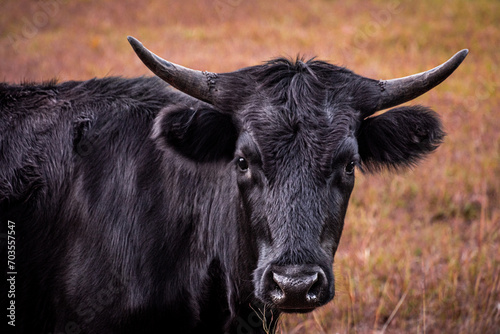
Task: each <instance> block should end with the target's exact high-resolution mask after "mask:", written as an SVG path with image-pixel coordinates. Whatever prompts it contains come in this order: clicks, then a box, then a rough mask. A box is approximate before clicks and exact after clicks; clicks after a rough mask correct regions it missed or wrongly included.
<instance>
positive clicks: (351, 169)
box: [345, 161, 356, 175]
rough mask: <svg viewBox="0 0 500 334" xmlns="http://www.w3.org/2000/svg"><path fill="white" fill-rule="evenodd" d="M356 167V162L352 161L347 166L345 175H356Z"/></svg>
mask: <svg viewBox="0 0 500 334" xmlns="http://www.w3.org/2000/svg"><path fill="white" fill-rule="evenodd" d="M355 167H356V162H354V161H351V162H349V163H348V164H347V165H346V166H345V173H346V174H347V175H352V174H354V168H355Z"/></svg>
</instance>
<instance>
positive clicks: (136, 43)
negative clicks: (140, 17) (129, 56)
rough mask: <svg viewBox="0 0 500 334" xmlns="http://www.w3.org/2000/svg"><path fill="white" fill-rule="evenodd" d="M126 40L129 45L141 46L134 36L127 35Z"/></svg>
mask: <svg viewBox="0 0 500 334" xmlns="http://www.w3.org/2000/svg"><path fill="white" fill-rule="evenodd" d="M127 40H128V42H129V43H130V45H132V47H133V48H134V49H135V48H136V47H138V46H142V43H141V42H139V40H138V39H137V38H135V37H132V36H127Z"/></svg>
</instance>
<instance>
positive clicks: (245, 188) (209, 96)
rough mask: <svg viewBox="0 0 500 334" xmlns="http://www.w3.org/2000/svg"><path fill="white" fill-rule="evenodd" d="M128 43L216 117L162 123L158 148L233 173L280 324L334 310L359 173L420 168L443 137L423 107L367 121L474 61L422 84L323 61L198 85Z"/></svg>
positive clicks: (193, 114)
mask: <svg viewBox="0 0 500 334" xmlns="http://www.w3.org/2000/svg"><path fill="white" fill-rule="evenodd" d="M131 43H132V45H133V46H134V49H135V50H136V52H137V53H138V55H139V56H140V57H141V59H142V60H143V61H144V62H145V64H146V65H148V67H150V68H151V69H152V70H153V71H154V72H155V73H157V74H158V75H159V76H160V77H162V78H164V79H165V80H166V81H167V82H169V83H171V84H172V85H174V86H175V87H177V88H179V89H181V90H183V91H184V92H187V93H188V94H190V95H192V96H194V97H196V98H198V99H200V100H202V101H205V102H209V103H210V105H212V106H213V107H210V106H207V105H205V104H203V105H201V104H200V105H199V106H198V107H193V108H185V107H181V108H179V107H174V108H173V110H169V111H165V112H164V113H163V114H162V115H160V119H159V120H157V130H156V131H155V133H156V137H157V138H163V139H162V140H163V141H164V144H165V145H167V146H170V147H171V148H172V149H174V150H176V151H177V152H179V153H181V154H183V155H184V156H186V157H188V158H189V159H192V160H195V161H197V162H206V161H219V162H224V163H225V164H226V166H229V169H230V170H231V173H232V175H233V178H231V179H232V180H234V187H237V189H238V193H239V197H240V203H241V213H240V217H241V219H240V220H241V221H240V223H241V224H244V225H245V228H246V229H248V231H250V237H251V238H252V240H253V248H254V249H255V253H256V258H257V260H256V265H255V268H253V273H252V279H253V285H254V292H255V297H256V298H257V299H258V300H260V301H261V302H263V303H264V304H266V305H268V306H270V307H272V308H273V309H278V310H280V311H283V312H308V311H311V310H313V309H314V308H316V307H318V306H321V305H323V304H325V303H327V302H328V301H330V300H331V299H332V298H333V296H334V277H333V273H332V263H333V261H334V255H335V252H336V250H337V247H338V244H339V241H340V236H341V233H342V229H343V225H344V217H345V213H346V209H347V204H348V200H349V197H350V194H351V191H352V189H353V186H354V178H355V169H356V166H361V167H362V168H364V169H366V170H368V171H376V170H378V169H380V168H383V167H387V168H389V169H398V168H400V167H407V166H410V165H413V164H415V163H416V162H417V161H418V160H419V159H420V158H422V157H423V156H425V155H426V154H428V153H430V152H431V151H433V150H434V149H435V148H436V147H437V146H438V145H439V144H440V142H441V140H442V138H443V136H444V133H443V131H442V130H441V124H440V122H439V118H438V117H437V115H436V114H435V113H434V112H432V111H431V110H429V109H427V108H424V107H420V106H417V107H402V108H396V109H392V110H390V111H388V112H386V113H384V114H382V115H379V116H375V117H370V116H371V115H372V114H373V113H374V112H375V111H377V110H380V109H384V108H389V107H392V106H395V105H398V104H400V103H403V102H406V101H408V100H410V99H412V98H414V97H416V96H418V95H420V94H422V93H423V92H425V91H427V90H429V89H430V88H432V87H434V86H435V85H437V84H438V83H439V82H441V81H442V80H444V78H445V77H446V76H448V75H449V74H451V72H452V71H453V70H454V69H455V68H456V67H457V66H458V65H459V64H460V62H461V61H462V60H463V58H464V57H465V55H466V52H465V53H462V54H460V53H459V54H457V55H456V56H455V57H454V58H452V59H451V60H450V61H448V62H447V63H445V64H443V65H441V66H440V67H438V68H437V70H436V69H434V70H432V73H430V74H429V73H427V74H426V73H424V74H422V75H423V77H422V76H421V77H419V78H416V77H415V76H413V77H410V79H408V78H402V79H396V80H389V81H375V80H372V79H368V78H364V77H361V76H358V75H356V74H354V73H352V72H351V71H348V70H346V69H343V68H339V67H336V66H333V65H330V64H328V63H324V62H320V61H309V62H303V61H302V60H297V61H295V62H292V61H287V60H283V59H279V60H276V61H272V62H269V63H267V64H265V65H261V66H255V67H250V68H246V69H242V70H240V71H237V72H233V73H227V74H219V75H216V74H211V73H206V72H203V73H201V72H199V73H198V72H197V71H193V70H189V69H185V68H182V67H180V66H178V65H175V64H172V63H169V62H166V61H164V60H162V59H160V58H159V57H157V56H155V55H153V54H151V53H150V52H149V51H147V50H146V49H145V48H143V47H142V45H141V44H140V43H139V42H137V41H135V40H131ZM158 68H160V70H159V69H158ZM443 71H444V72H443ZM165 73H167V74H165ZM433 76H437V77H434V78H433ZM180 77H184V79H182V80H181V79H179V78H180ZM179 80H180V81H179ZM196 82H197V84H195V83H196ZM242 279H246V278H242Z"/></svg>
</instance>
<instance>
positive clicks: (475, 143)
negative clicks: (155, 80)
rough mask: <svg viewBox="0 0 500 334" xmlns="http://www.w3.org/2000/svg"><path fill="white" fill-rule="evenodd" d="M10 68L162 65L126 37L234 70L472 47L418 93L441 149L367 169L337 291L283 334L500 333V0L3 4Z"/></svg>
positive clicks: (401, 61) (390, 69) (120, 70)
mask: <svg viewBox="0 0 500 334" xmlns="http://www.w3.org/2000/svg"><path fill="white" fill-rule="evenodd" d="M0 8H1V13H2V14H0V59H1V60H0V80H3V81H10V82H19V81H25V80H27V81H40V80H47V79H51V78H54V77H56V78H58V79H60V80H69V79H72V80H73V79H88V78H91V77H95V76H106V75H122V76H137V75H143V74H149V72H148V71H147V69H146V68H145V67H144V66H143V65H142V63H140V61H139V60H138V59H137V58H136V56H135V55H134V54H133V52H132V51H131V49H130V47H129V45H128V44H127V42H126V36H127V35H129V34H130V35H134V36H136V37H138V38H140V39H141V40H142V41H143V42H144V43H145V44H146V45H147V46H148V47H149V48H150V49H152V50H154V51H155V52H156V53H158V54H161V55H162V56H164V57H165V58H167V59H169V60H172V61H174V62H177V63H181V64H183V65H185V66H189V67H193V68H197V69H207V70H210V71H232V70H235V69H237V68H240V67H243V66H248V65H253V64H257V63H260V62H261V61H263V60H267V59H269V58H272V57H274V56H278V55H285V56H291V57H295V56H296V55H297V54H298V53H300V54H305V55H306V56H315V55H317V56H319V58H320V59H325V60H330V61H331V62H333V63H336V64H340V65H345V66H348V67H349V68H351V69H354V70H355V71H356V72H357V73H359V74H363V75H366V76H370V77H374V78H392V77H398V76H404V75H408V74H411V73H414V72H418V71H422V70H425V69H428V68H431V67H433V66H436V65H437V64H439V63H441V62H443V61H445V60H446V59H447V58H448V57H450V56H451V55H452V54H454V53H455V52H456V51H458V50H460V49H462V48H469V49H470V54H469V56H468V58H467V59H466V60H465V62H464V64H463V65H462V66H461V67H460V68H459V69H458V70H457V72H456V73H455V74H453V75H452V76H451V77H450V78H449V79H448V80H447V81H446V82H444V83H443V84H441V85H440V86H439V87H438V88H436V89H434V90H433V91H432V92H430V93H428V94H426V95H424V96H422V97H420V98H418V99H417V100H416V101H414V102H413V103H418V104H424V105H429V106H431V107H432V108H434V109H435V110H436V111H438V112H439V113H440V114H441V116H442V119H443V123H444V125H445V127H446V130H447V132H448V136H447V137H446V140H445V142H444V144H443V145H442V146H441V148H440V149H438V151H437V152H436V153H435V154H433V155H432V156H431V157H430V158H428V159H427V160H426V161H425V162H423V163H422V164H420V166H419V167H418V168H416V169H415V170H412V171H407V172H405V173H402V174H399V175H390V174H388V173H382V174H381V175H362V174H361V173H358V179H357V185H356V188H355V191H354V193H353V195H352V199H351V203H350V208H349V211H348V215H347V218H346V225H345V228H344V235H343V237H342V240H341V244H340V249H339V252H338V254H337V256H336V260H335V265H334V271H335V274H336V279H337V295H336V297H335V300H334V302H332V303H331V304H329V305H328V306H325V307H323V308H321V309H319V310H317V311H315V312H313V313H311V314H307V315H289V316H288V315H287V316H284V317H283V320H284V321H283V324H282V326H281V331H282V332H283V333H400V332H411V333H499V331H500V330H499V328H500V283H499V280H500V279H499V277H500V247H499V246H500V232H499V229H500V177H499V175H500V122H499V120H498V119H499V117H500V110H499V109H500V103H499V102H500V101H499V100H500V99H499V97H498V96H497V93H498V87H499V81H498V72H499V71H498V70H499V68H498V64H499V51H498V50H499V49H498V47H499V45H500V32H499V24H500V2H498V1H496V0H492V1H486V0H478V1H466V0H458V1H445V0H434V1H431V0H422V1H399V0H394V1H389V2H385V1H361V0H355V1H349V2H341V1H327V0H311V1H305V0H304V1H293V2H292V1H284V0H283V1H265V0H259V1H248V0H247V1H244V0H217V1H182V2H179V1H142V2H137V1H131V0H121V1H102V0H101V1H91V0H88V1H71V2H70V1H66V0H43V1H38V2H33V1H27V0H4V1H2V2H1V4H0Z"/></svg>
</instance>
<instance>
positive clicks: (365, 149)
mask: <svg viewBox="0 0 500 334" xmlns="http://www.w3.org/2000/svg"><path fill="white" fill-rule="evenodd" d="M444 136H445V133H444V132H443V129H442V125H441V121H440V119H439V116H438V115H437V114H436V113H435V112H434V111H432V110H431V109H429V108H426V107H423V106H407V107H399V108H395V109H391V110H389V111H387V112H385V113H383V114H381V115H379V116H375V117H370V118H366V119H364V120H363V122H362V123H361V126H360V129H359V131H358V145H359V154H360V156H361V160H362V165H363V167H364V168H365V169H366V170H368V171H372V172H375V171H378V170H380V169H382V168H388V169H401V168H405V167H411V166H414V165H416V164H417V163H418V162H419V161H420V160H421V159H422V158H424V157H425V156H426V155H427V154H429V153H431V152H432V151H434V150H435V149H436V148H437V147H438V146H439V145H440V144H441V143H442V141H443V138H444Z"/></svg>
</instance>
